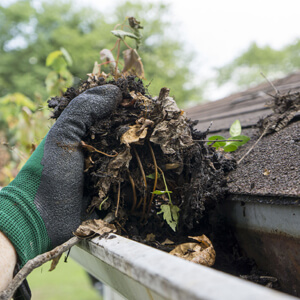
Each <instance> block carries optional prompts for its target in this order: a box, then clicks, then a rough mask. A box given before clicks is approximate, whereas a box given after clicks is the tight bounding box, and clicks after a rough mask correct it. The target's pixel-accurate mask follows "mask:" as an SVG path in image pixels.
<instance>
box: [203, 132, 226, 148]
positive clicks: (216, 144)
mask: <svg viewBox="0 0 300 300" xmlns="http://www.w3.org/2000/svg"><path fill="white" fill-rule="evenodd" d="M208 140H209V141H215V140H226V138H224V137H223V136H221V135H213V136H211V137H209V138H208ZM210 144H213V145H212V146H213V147H215V148H216V149H218V148H220V147H224V146H225V144H226V142H207V145H210Z"/></svg>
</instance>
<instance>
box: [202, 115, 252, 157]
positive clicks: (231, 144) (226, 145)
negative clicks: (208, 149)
mask: <svg viewBox="0 0 300 300" xmlns="http://www.w3.org/2000/svg"><path fill="white" fill-rule="evenodd" d="M241 133H242V126H241V123H240V121H239V120H236V121H234V122H233V123H232V125H231V126H230V130H229V134H230V138H228V139H226V138H225V137H223V136H221V135H213V136H211V137H209V138H208V140H209V141H211V142H207V145H212V147H215V148H216V149H219V148H221V149H223V150H224V151H225V152H233V151H235V150H237V149H238V148H239V147H240V146H242V145H244V144H246V143H247V142H248V141H249V140H250V137H249V136H246V135H241ZM218 140H219V141H218ZM213 141H216V142H213Z"/></svg>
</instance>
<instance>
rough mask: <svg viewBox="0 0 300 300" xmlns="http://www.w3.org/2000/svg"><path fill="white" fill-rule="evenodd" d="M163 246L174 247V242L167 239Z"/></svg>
mask: <svg viewBox="0 0 300 300" xmlns="http://www.w3.org/2000/svg"><path fill="white" fill-rule="evenodd" d="M161 244H162V245H173V244H174V242H173V241H171V240H169V239H165V240H164V241H163V242H162V243H161Z"/></svg>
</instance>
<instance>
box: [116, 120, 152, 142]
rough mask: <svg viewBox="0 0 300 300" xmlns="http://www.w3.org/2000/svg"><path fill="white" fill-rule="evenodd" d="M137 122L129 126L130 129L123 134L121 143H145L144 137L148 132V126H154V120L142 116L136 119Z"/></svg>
mask: <svg viewBox="0 0 300 300" xmlns="http://www.w3.org/2000/svg"><path fill="white" fill-rule="evenodd" d="M136 123H137V124H135V125H132V126H129V129H128V130H127V131H126V132H125V133H124V134H123V135H122V136H121V139H120V140H121V143H122V144H125V145H127V146H128V145H129V144H139V145H143V144H144V139H145V138H146V136H147V133H148V127H151V126H153V121H151V120H148V119H145V118H140V119H138V120H137V121H136Z"/></svg>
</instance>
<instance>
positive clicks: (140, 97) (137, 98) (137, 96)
mask: <svg viewBox="0 0 300 300" xmlns="http://www.w3.org/2000/svg"><path fill="white" fill-rule="evenodd" d="M130 96H131V97H132V99H133V100H135V101H141V102H142V103H143V104H144V105H145V106H150V105H152V104H153V101H152V100H151V99H149V98H147V97H146V96H144V95H142V94H141V93H140V92H135V91H131V92H130Z"/></svg>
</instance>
